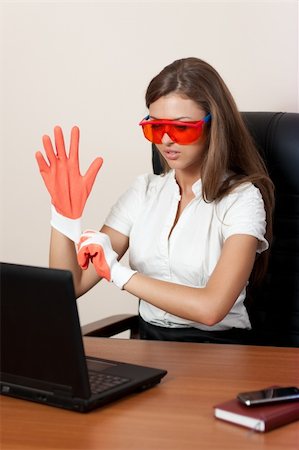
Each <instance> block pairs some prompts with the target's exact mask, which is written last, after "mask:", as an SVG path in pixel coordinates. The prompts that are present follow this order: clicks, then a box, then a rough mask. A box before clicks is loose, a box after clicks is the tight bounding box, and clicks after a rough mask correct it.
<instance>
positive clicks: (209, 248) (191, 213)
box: [105, 171, 268, 330]
mask: <svg viewBox="0 0 299 450" xmlns="http://www.w3.org/2000/svg"><path fill="white" fill-rule="evenodd" d="M192 190H193V193H194V195H195V197H194V199H193V200H192V201H191V202H190V203H189V204H188V205H187V206H186V207H185V209H184V210H183V212H182V214H181V216H180V218H179V220H178V222H177V224H176V225H175V227H174V228H173V230H172V232H171V229H172V227H173V224H174V221H175V218H176V214H177V209H178V205H179V201H180V190H179V186H178V184H177V182H176V179H175V173H174V171H170V172H169V173H168V174H166V175H153V174H146V175H141V176H139V177H138V178H137V179H136V181H135V182H134V183H133V185H132V186H131V187H130V188H129V189H128V190H127V191H126V192H125V193H124V194H123V195H122V196H121V197H120V198H119V200H118V201H117V202H116V204H115V205H114V206H113V207H112V209H111V211H110V213H109V215H108V217H107V219H106V221H105V224H106V225H108V226H109V227H111V228H113V229H115V230H117V231H119V232H120V233H122V234H124V235H126V236H129V238H130V246H129V261H130V266H131V267H132V269H134V270H137V271H138V272H140V273H143V274H144V275H148V276H149V277H152V278H156V279H160V280H164V281H168V282H172V283H177V284H182V285H186V286H193V287H204V286H205V285H206V284H207V282H208V280H209V277H210V276H211V274H212V272H213V270H214V268H215V265H216V263H217V261H218V259H219V257H220V253H221V250H222V247H223V244H224V241H225V240H226V239H227V238H228V237H229V236H231V235H233V234H249V235H252V236H255V237H256V238H257V239H258V241H259V244H258V248H257V252H259V253H261V252H262V251H264V250H266V249H267V248H268V242H267V241H266V239H265V238H264V234H265V229H266V221H265V217H266V214H265V209H264V202H263V199H262V196H261V194H260V191H259V189H257V188H256V187H255V186H254V185H253V184H251V183H244V184H243V185H241V186H239V187H238V188H236V189H235V190H234V191H233V192H232V193H230V194H228V195H227V196H226V197H224V198H223V199H222V200H220V201H219V202H217V203H216V202H211V203H207V202H205V201H204V200H203V198H202V188H201V180H198V181H197V182H196V183H194V184H193V186H192ZM170 232H171V235H170ZM169 235H170V237H169ZM237 263H238V262H237V261H236V264H237ZM245 296H246V286H244V289H243V290H242V292H241V294H240V295H239V297H238V299H237V300H236V302H235V304H234V305H233V307H232V309H231V310H230V312H229V313H228V314H227V316H226V317H225V318H224V319H223V320H222V321H221V322H219V323H217V324H216V325H214V326H207V325H204V324H201V323H198V322H193V321H190V320H186V319H182V318H180V317H177V316H174V315H172V314H169V313H167V312H165V311H163V310H161V309H159V308H157V307H155V306H153V305H151V304H150V303H147V302H146V301H144V300H142V299H140V300H141V301H140V307H139V308H140V309H139V312H140V315H141V317H142V318H143V319H144V320H145V321H147V322H150V323H152V324H154V325H159V326H164V327H196V328H199V329H202V330H225V329H229V328H232V327H237V328H248V329H250V328H251V325H250V321H249V317H248V314H247V311H246V308H245V306H244V299H245Z"/></svg>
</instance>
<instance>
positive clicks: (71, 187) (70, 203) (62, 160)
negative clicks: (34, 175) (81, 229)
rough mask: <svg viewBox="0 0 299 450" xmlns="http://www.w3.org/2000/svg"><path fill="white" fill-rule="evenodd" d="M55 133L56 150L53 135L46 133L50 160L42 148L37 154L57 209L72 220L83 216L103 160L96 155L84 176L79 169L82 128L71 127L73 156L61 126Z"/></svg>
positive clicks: (45, 146) (46, 145)
mask: <svg viewBox="0 0 299 450" xmlns="http://www.w3.org/2000/svg"><path fill="white" fill-rule="evenodd" d="M54 136H55V148H56V152H55V151H54V149H53V145H52V142H51V139H50V137H49V136H47V135H45V136H43V146H44V149H45V152H46V155H47V159H48V161H46V159H45V158H44V156H43V155H42V153H41V152H40V151H38V152H36V155H35V157H36V160H37V163H38V166H39V170H40V173H41V175H42V178H43V180H44V183H45V185H46V187H47V190H48V191H49V194H50V196H51V201H52V204H53V205H54V207H55V209H56V211H57V212H58V213H59V214H61V215H62V216H64V217H67V218H69V219H79V218H81V216H82V214H83V210H84V207H85V204H86V201H87V199H88V196H89V194H90V192H91V189H92V186H93V184H94V181H95V178H96V176H97V174H98V172H99V170H100V168H101V166H102V163H103V159H102V158H96V159H95V160H94V161H93V162H92V164H91V165H90V167H89V169H88V170H87V172H86V174H85V175H83V176H82V175H81V173H80V168H79V128H78V127H76V126H75V127H73V128H72V130H71V141H70V150H69V156H67V154H66V151H65V144H64V138H63V133H62V129H61V128H60V127H59V126H56V127H55V128H54Z"/></svg>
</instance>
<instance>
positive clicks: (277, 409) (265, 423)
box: [214, 398, 299, 432]
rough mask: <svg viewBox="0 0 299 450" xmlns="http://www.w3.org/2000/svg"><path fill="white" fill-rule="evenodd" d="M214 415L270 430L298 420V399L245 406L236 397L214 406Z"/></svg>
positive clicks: (242, 424)
mask: <svg viewBox="0 0 299 450" xmlns="http://www.w3.org/2000/svg"><path fill="white" fill-rule="evenodd" d="M214 412H215V417H217V418H218V419H222V420H226V421H227V422H232V423H235V424H237V425H241V426H243V427H247V428H252V429H254V430H256V431H262V432H263V431H270V430H272V429H273V428H277V427H281V426H282V425H286V424H287V423H290V422H293V421H295V420H299V401H292V402H284V403H275V404H272V405H263V406H246V405H243V404H242V403H241V402H240V401H239V400H238V399H237V398H235V399H233V400H229V401H227V402H224V403H220V404H218V405H215V406H214Z"/></svg>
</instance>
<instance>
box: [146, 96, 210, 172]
mask: <svg viewBox="0 0 299 450" xmlns="http://www.w3.org/2000/svg"><path fill="white" fill-rule="evenodd" d="M149 115H150V118H151V119H168V120H179V121H182V122H195V121H198V120H202V119H203V118H204V117H205V115H206V111H204V110H203V109H201V108H200V107H199V106H198V105H197V103H195V102H194V101H193V100H191V99H190V98H186V97H182V96H181V95H179V94H177V93H171V94H168V95H165V96H163V97H160V98H159V99H158V100H156V101H155V102H153V103H151V105H150V107H149ZM156 147H157V149H158V150H159V152H160V154H161V155H162V157H163V158H164V159H165V160H166V161H167V163H168V165H169V167H170V168H171V169H175V170H184V171H185V170H188V171H192V172H194V171H196V172H199V174H200V166H201V158H202V154H203V149H204V138H203V137H202V136H200V137H199V139H197V141H195V142H193V143H191V144H187V145H182V144H178V143H175V142H173V141H172V140H171V138H170V136H169V135H168V134H166V133H165V134H164V136H163V137H162V142H161V144H156Z"/></svg>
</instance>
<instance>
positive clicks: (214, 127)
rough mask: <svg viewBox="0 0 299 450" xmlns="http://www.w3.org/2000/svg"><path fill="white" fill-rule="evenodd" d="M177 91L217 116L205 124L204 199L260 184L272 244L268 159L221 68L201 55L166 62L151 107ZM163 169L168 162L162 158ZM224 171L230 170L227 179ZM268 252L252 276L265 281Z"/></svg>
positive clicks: (153, 86) (150, 95) (152, 89)
mask: <svg viewBox="0 0 299 450" xmlns="http://www.w3.org/2000/svg"><path fill="white" fill-rule="evenodd" d="M172 92H176V93H178V94H180V95H182V96H183V97H186V98H190V99H192V100H193V101H194V102H195V103H197V104H198V105H199V107H200V108H201V109H203V110H204V111H205V112H206V113H210V114H211V116H212V119H211V121H210V122H209V123H208V124H206V126H205V146H206V147H205V151H204V156H203V160H202V167H201V173H202V186H203V198H204V199H205V201H207V202H211V201H219V200H220V199H221V198H222V197H224V196H225V195H227V194H228V193H229V192H231V191H232V190H233V189H234V188H236V187H237V186H238V185H240V184H242V183H244V182H251V183H253V184H254V185H255V186H256V187H258V188H259V190H260V192H261V194H262V197H263V200H264V205H265V210H266V221H267V226H266V234H265V238H266V239H267V241H268V242H269V245H271V241H272V214H273V208H274V187H273V183H272V181H271V179H270V178H269V175H268V172H267V169H266V166H265V163H264V161H263V159H262V157H261V156H260V154H259V152H258V150H257V148H256V146H255V144H254V141H253V139H252V137H251V136H250V133H249V131H248V129H247V127H246V125H245V123H244V121H243V119H242V116H241V114H240V112H239V111H238V108H237V106H236V103H235V101H234V99H233V97H232V95H231V93H230V91H229V89H228V88H227V86H226V84H225V83H224V81H223V79H222V78H221V77H220V75H219V74H218V72H217V71H216V70H215V69H214V68H213V67H212V66H211V65H210V64H208V63H206V62H205V61H203V60H201V59H198V58H184V59H179V60H177V61H174V62H173V63H172V64H169V65H168V66H166V67H165V68H164V69H163V70H162V71H161V72H160V73H159V74H158V75H157V76H155V77H154V78H153V79H152V81H151V82H150V84H149V86H148V88H147V91H146V96H145V100H146V105H147V107H148V108H149V106H150V105H151V104H152V103H153V102H155V101H156V100H158V99H159V98H160V97H163V96H165V95H167V94H170V93H172ZM160 159H161V164H162V167H163V170H164V172H165V173H166V172H168V171H169V166H168V164H167V162H166V161H165V160H164V159H163V158H162V157H160ZM224 174H230V175H229V177H228V178H225V179H224V177H223V175H224ZM268 255H269V251H266V252H263V253H262V254H261V255H260V256H259V258H257V260H256V263H255V267H254V270H253V272H252V276H251V278H252V280H253V281H260V280H261V279H262V277H263V275H264V274H265V272H266V269H267V262H268Z"/></svg>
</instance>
